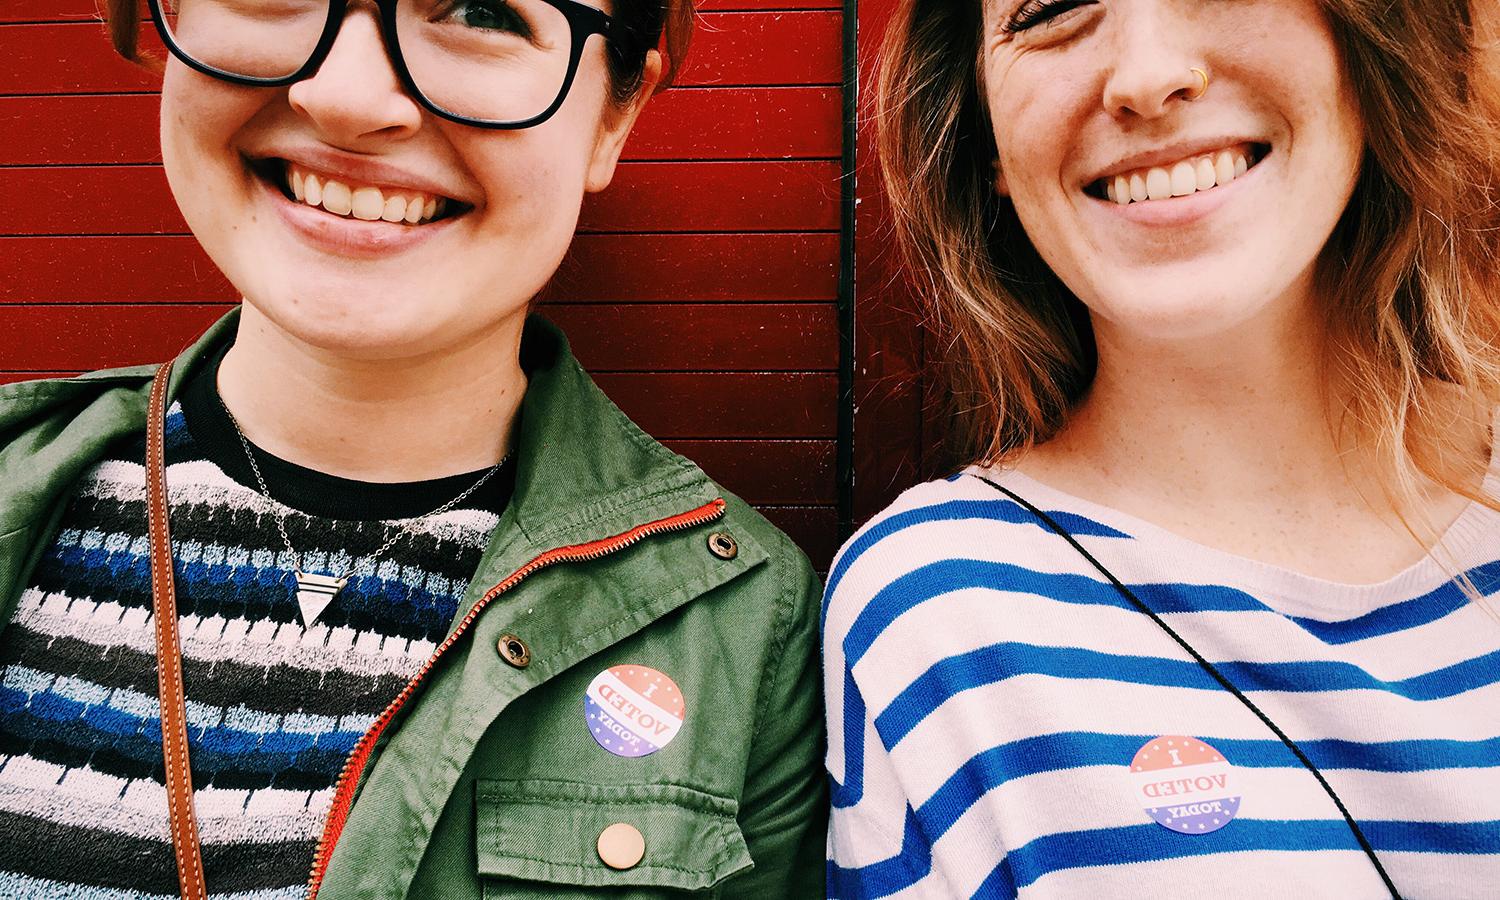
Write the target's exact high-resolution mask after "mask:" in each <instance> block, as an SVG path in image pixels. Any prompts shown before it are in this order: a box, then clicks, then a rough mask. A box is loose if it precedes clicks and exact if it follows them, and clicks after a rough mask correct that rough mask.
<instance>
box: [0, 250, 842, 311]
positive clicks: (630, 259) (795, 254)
mask: <svg viewBox="0 0 1500 900" xmlns="http://www.w3.org/2000/svg"><path fill="white" fill-rule="evenodd" d="M838 254H839V236H838V235H837V234H829V233H816V234H682V235H634V234H613V235H603V234H599V235H595V234H582V235H579V236H578V237H576V238H575V239H574V240H573V248H572V251H571V252H570V254H569V255H568V258H567V259H566V260H564V262H563V266H562V268H561V270H559V272H558V274H557V276H556V277H555V278H554V279H553V284H552V286H551V287H550V288H549V290H548V291H547V293H546V297H547V298H548V299H549V300H553V301H557V302H572V301H587V300H594V301H618V300H657V301H677V300H836V299H837V298H838V286H839V281H838V279H839V256H838ZM0 268H3V263H0ZM0 284H3V279H0ZM0 290H3V287H0Z"/></svg>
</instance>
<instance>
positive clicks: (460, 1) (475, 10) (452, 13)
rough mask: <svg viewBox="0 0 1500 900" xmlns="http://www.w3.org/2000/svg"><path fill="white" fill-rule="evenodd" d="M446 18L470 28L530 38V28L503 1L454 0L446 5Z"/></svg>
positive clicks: (524, 20)
mask: <svg viewBox="0 0 1500 900" xmlns="http://www.w3.org/2000/svg"><path fill="white" fill-rule="evenodd" d="M447 10H448V12H447V18H448V19H449V20H454V21H458V22H460V23H462V24H464V25H467V26H468V27H470V28H478V29H481V30H484V31H503V32H509V33H510V34H515V35H519V36H520V37H524V38H529V37H531V26H530V25H529V24H528V23H527V22H526V19H525V18H523V17H522V16H521V14H520V13H518V12H516V10H515V8H514V7H512V6H511V5H510V4H509V3H506V2H505V0H454V2H452V3H449V4H447Z"/></svg>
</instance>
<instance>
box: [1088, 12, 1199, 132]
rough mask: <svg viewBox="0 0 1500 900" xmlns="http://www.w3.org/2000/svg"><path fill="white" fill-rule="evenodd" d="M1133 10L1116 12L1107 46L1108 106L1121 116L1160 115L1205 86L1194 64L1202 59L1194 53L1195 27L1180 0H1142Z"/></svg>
mask: <svg viewBox="0 0 1500 900" xmlns="http://www.w3.org/2000/svg"><path fill="white" fill-rule="evenodd" d="M1167 6H1172V7H1173V8H1172V9H1164V7H1167ZM1125 8H1126V7H1125V5H1124V4H1121V9H1122V11H1123V10H1124V9H1125ZM1128 9H1129V12H1128V13H1127V14H1124V15H1118V16H1116V17H1115V22H1114V30H1113V40H1112V41H1110V42H1109V45H1108V47H1107V49H1106V51H1105V52H1106V54H1107V60H1108V61H1107V65H1108V72H1107V76H1106V80H1105V85H1104V108H1105V110H1106V111H1107V112H1109V114H1110V115H1112V116H1114V117H1115V118H1117V119H1122V120H1124V119H1156V118H1160V117H1162V116H1165V115H1168V114H1169V113H1171V112H1172V111H1173V110H1174V109H1176V108H1177V107H1178V106H1179V105H1180V104H1181V103H1183V102H1186V101H1189V100H1192V99H1193V98H1194V93H1195V91H1197V90H1198V88H1199V86H1200V82H1199V79H1198V76H1197V75H1195V74H1194V73H1193V67H1194V66H1199V67H1202V66H1203V62H1202V60H1201V58H1200V55H1198V54H1195V53H1194V52H1193V46H1194V44H1193V27H1192V25H1191V23H1188V22H1185V21H1184V16H1185V13H1184V11H1183V10H1182V9H1181V5H1180V4H1165V3H1160V2H1155V0H1143V2H1139V3H1132V4H1130V5H1129V7H1128Z"/></svg>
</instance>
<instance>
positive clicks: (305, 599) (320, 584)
mask: <svg viewBox="0 0 1500 900" xmlns="http://www.w3.org/2000/svg"><path fill="white" fill-rule="evenodd" d="M218 399H219V407H220V408H221V409H223V410H224V415H226V416H228V417H229V424H231V425H233V426H234V433H235V434H236V435H237V436H238V437H239V439H240V446H241V447H244V448H245V459H247V460H249V461H250V471H252V472H254V473H255V483H256V484H257V485H259V486H260V493H261V496H263V497H265V498H266V500H268V501H270V503H271V505H272V506H276V507H280V508H281V511H278V513H277V515H276V519H275V521H276V532H277V533H278V534H280V535H281V542H282V543H283V544H285V545H286V552H287V553H289V554H291V557H292V566H293V567H294V572H295V574H296V576H297V607H298V609H299V610H300V611H301V613H302V627H303V628H310V627H312V624H313V623H314V622H316V621H317V620H318V616H321V615H322V614H323V610H325V609H327V608H328V604H330V603H332V602H333V598H335V597H337V596H338V595H339V591H342V590H343V589H344V585H346V584H348V583H349V579H350V578H351V577H352V576H353V575H354V571H355V569H357V568H359V563H360V560H359V559H356V560H354V561H353V562H352V563H350V564H349V568H348V569H347V570H346V571H345V572H344V574H342V575H338V576H334V575H330V574H323V573H319V572H304V571H302V555H301V554H300V553H298V552H297V551H296V549H294V548H293V547H292V539H291V538H289V537H287V535H286V525H285V520H286V513H287V512H291V511H292V509H291V507H289V506H287V505H286V504H284V503H281V502H279V501H277V500H276V499H275V498H274V497H272V496H271V489H270V488H268V487H266V479H265V477H264V476H263V475H261V474H260V466H259V465H258V464H257V463H256V462H255V453H254V452H253V451H252V450H251V449H250V441H249V439H248V438H246V437H245V432H244V431H243V430H241V429H240V423H239V420H237V419H235V417H234V413H232V412H230V411H229V407H228V405H226V404H225V403H224V398H223V397H220V398H218ZM509 460H510V454H509V453H507V454H505V456H503V457H501V458H500V461H499V462H497V463H495V464H494V465H493V466H491V467H490V468H489V469H488V470H487V471H486V472H485V473H484V474H483V475H481V476H479V480H478V481H476V482H474V483H473V484H471V485H469V487H468V488H467V489H465V490H464V492H463V493H461V494H459V495H458V496H457V497H454V498H453V499H452V500H449V501H448V502H447V503H444V504H443V505H442V506H439V507H438V508H437V509H434V510H433V511H432V512H429V513H423V514H422V515H420V516H414V517H412V518H410V519H403V520H397V521H396V522H394V523H393V524H395V525H396V527H397V531H396V533H395V534H394V535H392V536H391V537H390V538H388V539H387V540H386V542H385V543H384V544H381V545H380V548H379V549H377V550H376V551H375V552H374V553H371V554H370V555H369V556H367V557H364V559H368V560H369V561H370V562H371V563H374V562H375V560H377V559H379V558H380V555H381V554H382V553H384V552H385V551H387V550H389V549H391V548H392V547H394V546H396V542H397V541H399V540H401V538H402V537H403V536H404V535H406V534H407V533H408V531H409V523H411V522H415V521H419V520H421V519H426V518H428V517H430V516H438V515H442V514H443V513H445V512H447V511H448V510H450V509H452V508H453V507H455V506H457V505H458V504H460V503H462V502H463V501H464V500H466V499H468V497H469V495H470V494H472V493H474V492H475V491H477V490H479V488H480V487H481V486H482V485H483V484H484V483H485V482H486V481H489V480H490V478H492V477H494V474H495V473H496V472H498V471H500V467H501V466H503V465H505V463H506V462H507V461H509Z"/></svg>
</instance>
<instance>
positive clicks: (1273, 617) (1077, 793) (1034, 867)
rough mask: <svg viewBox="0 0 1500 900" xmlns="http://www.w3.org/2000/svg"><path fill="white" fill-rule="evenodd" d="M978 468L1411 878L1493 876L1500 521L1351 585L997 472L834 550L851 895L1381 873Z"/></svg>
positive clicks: (832, 636)
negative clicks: (1213, 669) (1054, 526)
mask: <svg viewBox="0 0 1500 900" xmlns="http://www.w3.org/2000/svg"><path fill="white" fill-rule="evenodd" d="M976 475H983V476H985V477H987V478H991V479H993V480H997V481H999V482H1001V483H1003V484H1004V485H1005V486H1006V487H1008V488H1010V489H1011V490H1013V491H1015V492H1016V493H1017V494H1019V495H1020V496H1022V497H1024V498H1026V499H1027V500H1028V501H1030V502H1031V503H1033V504H1035V505H1036V506H1038V507H1039V508H1041V509H1043V510H1046V511H1047V512H1048V513H1049V514H1050V515H1051V516H1052V517H1053V518H1055V519H1056V520H1057V521H1058V522H1059V523H1060V524H1061V525H1062V526H1063V527H1065V528H1066V529H1067V530H1069V531H1070V532H1071V533H1072V534H1073V535H1074V536H1075V537H1076V538H1077V539H1078V540H1079V541H1080V543H1082V545H1083V546H1084V547H1086V548H1087V549H1088V550H1089V552H1090V553H1092V554H1093V555H1094V556H1095V557H1096V558H1098V559H1099V560H1100V561H1101V562H1103V564H1104V565H1105V566H1107V567H1109V568H1110V569H1111V570H1112V571H1113V572H1114V573H1115V574H1116V575H1117V576H1118V577H1119V578H1120V579H1121V580H1122V581H1123V582H1124V583H1125V584H1127V585H1129V586H1130V587H1131V589H1132V590H1133V591H1134V592H1135V593H1136V595H1137V596H1139V597H1140V599H1141V600H1142V601H1144V602H1145V603H1146V605H1148V606H1149V607H1151V608H1152V609H1153V611H1155V612H1156V613H1157V614H1158V615H1160V616H1161V617H1162V619H1163V620H1164V621H1166V622H1167V623H1168V624H1170V625H1171V626H1172V627H1173V628H1174V629H1176V631H1177V632H1178V633H1179V634H1181V635H1182V636H1183V637H1184V638H1185V639H1186V640H1187V641H1188V642H1189V643H1191V644H1192V645H1193V646H1194V647H1195V648H1196V649H1197V650H1198V651H1199V652H1200V653H1201V654H1202V655H1203V656H1204V657H1205V658H1206V659H1208V660H1209V661H1210V662H1212V663H1214V664H1215V665H1216V666H1217V667H1218V669H1219V670H1220V671H1221V672H1222V673H1223V674H1224V675H1225V676H1227V677H1228V679H1229V680H1230V681H1231V682H1232V683H1233V684H1234V685H1235V686H1236V687H1238V688H1239V689H1240V690H1241V691H1243V692H1244V693H1245V695H1246V696H1247V697H1249V698H1250V699H1251V700H1253V701H1254V703H1255V704H1257V705H1258V706H1259V707H1260V708H1261V709H1262V710H1264V711H1265V713H1266V714H1267V715H1269V717H1270V718H1271V719H1272V720H1273V721H1274V722H1275V723H1276V724H1277V725H1279V726H1280V727H1281V728H1282V729H1283V730H1284V731H1285V732H1286V733H1287V734H1288V735H1289V736H1290V738H1291V739H1292V740H1293V741H1295V742H1296V743H1297V744H1298V745H1299V746H1300V747H1301V748H1302V750H1303V751H1304V752H1305V753H1306V754H1307V756H1308V757H1309V758H1310V759H1311V760H1312V761H1313V763H1314V764H1315V765H1316V766H1317V767H1318V768H1319V769H1320V770H1321V772H1322V773H1323V775H1324V776H1325V777H1326V778H1327V780H1328V782H1329V783H1330V784H1331V785H1332V787H1333V789H1334V790H1335V791H1336V792H1337V793H1338V795H1339V797H1340V798H1341V799H1342V801H1343V802H1344V804H1345V805H1346V806H1347V807H1348V808H1349V810H1350V813H1351V814H1352V816H1353V817H1354V819H1355V820H1356V821H1357V822H1358V823H1359V824H1360V826H1361V828H1362V829H1363V831H1364V834H1365V835H1366V837H1367V838H1368V839H1369V841H1370V842H1371V844H1372V845H1373V847H1374V850H1375V852H1376V853H1377V855H1378V857H1379V859H1380V861H1381V863H1382V865H1383V866H1384V867H1385V868H1386V870H1387V871H1388V872H1389V874H1390V877H1391V878H1392V880H1393V882H1394V884H1395V885H1396V887H1397V888H1398V889H1399V890H1400V892H1401V893H1402V895H1403V896H1406V897H1443V898H1461V897H1475V898H1478V897H1500V614H1497V612H1496V611H1495V610H1496V603H1497V600H1500V598H1495V597H1494V596H1493V594H1495V593H1497V592H1500V515H1497V514H1496V513H1494V512H1493V511H1491V510H1489V509H1487V508H1485V507H1483V506H1481V505H1479V504H1474V505H1471V506H1470V507H1469V508H1468V509H1467V510H1466V511H1465V512H1464V513H1463V514H1462V515H1461V516H1460V518H1459V519H1458V520H1457V521H1456V522H1455V523H1454V524H1453V525H1452V526H1451V527H1450V528H1449V529H1448V530H1447V532H1446V533H1445V534H1444V536H1443V539H1442V541H1441V542H1440V544H1439V547H1438V548H1437V549H1436V550H1435V552H1434V553H1433V554H1432V555H1431V556H1429V557H1428V558H1426V559H1424V560H1422V561H1421V562H1420V563H1418V564H1416V565H1414V566H1412V567H1410V568H1409V569H1407V570H1406V571H1404V572H1402V573H1401V574H1399V575H1397V576H1396V577H1394V578H1392V579H1389V580H1387V581H1385V582H1382V583H1379V584H1369V585H1345V584H1335V583H1332V582H1328V581H1323V580H1320V579H1317V578H1312V577H1309V576H1305V575H1301V574H1298V573H1295V572H1290V571H1287V570H1284V569H1279V568H1276V567H1274V566H1269V565H1265V564H1262V563H1258V562H1255V561H1253V560H1248V559H1244V558H1242V557H1237V556H1233V555H1231V554H1228V553H1223V552H1220V551H1216V550H1213V549H1210V548H1208V547H1204V546H1202V545H1199V544H1196V543H1194V542H1192V541H1190V540H1187V539H1185V538H1183V537H1180V536H1178V535H1174V534H1171V533H1169V532H1167V531H1165V530H1163V529H1161V528H1157V527H1155V526H1152V525H1150V524H1148V523H1146V522H1143V521H1141V520H1138V519H1134V518H1132V517H1129V516H1126V515H1123V514H1121V513H1118V512H1115V511H1113V510H1110V509H1107V508H1104V507H1101V506H1098V505H1095V504H1091V503H1089V502H1087V501H1084V500H1081V499H1079V498H1076V497H1072V496H1069V495H1067V494H1063V493H1061V492H1059V491H1055V490H1053V489H1051V488H1048V487H1047V486H1045V485H1042V484H1040V483H1038V482H1036V481H1034V480H1032V479H1030V478H1027V477H1025V476H1023V475H1021V474H1019V473H1016V472H1001V471H998V470H987V469H979V468H973V469H970V470H967V471H966V473H963V474H960V475H959V476H955V477H954V478H951V479H948V480H946V481H937V482H931V483H928V484H924V485H921V486H918V487H916V488H913V489H912V490H910V491H907V492H906V493H905V494H904V495H903V496H902V497H901V498H900V499H899V500H898V501H897V502H896V503H895V504H894V505H893V506H892V507H891V508H889V509H888V510H886V511H885V512H884V513H882V514H881V515H880V516H879V517H877V518H876V519H875V520H873V521H872V522H870V523H869V524H868V525H867V526H865V528H863V529H862V530H861V531H860V532H859V533H858V534H857V535H855V537H854V538H853V539H851V540H850V541H849V543H848V544H847V545H845V547H844V548H843V550H842V551H841V552H840V554H839V556H838V558H837V559H836V560H835V562H834V566H833V569H832V572H831V573H830V578H829V586H828V594H827V600H826V603H825V609H824V623H823V625H824V675H825V680H826V689H827V694H826V696H827V703H828V722H829V727H828V732H829V750H828V770H829V773H830V776H831V777H832V779H833V804H834V809H833V819H832V825H831V828H830V834H829V894H830V896H832V897H845V898H865V897H903V898H928V897H943V898H947V897H971V896H972V897H1010V896H1018V895H1024V896H1026V897H1040V896H1049V897H1090V896H1092V897H1126V896H1128V897H1140V896H1175V895H1178V894H1182V893H1189V894H1192V895H1201V896H1207V897H1212V898H1214V900H1222V898H1231V897H1265V896H1287V895H1291V893H1292V892H1294V891H1295V892H1296V893H1297V895H1299V897H1301V898H1306V897H1381V896H1390V894H1389V892H1388V891H1387V889H1386V888H1385V887H1384V885H1383V883H1382V881H1381V879H1380V876H1379V875H1378V873H1377V871H1376V869H1375V867H1374V866H1373V865H1372V864H1371V862H1370V860H1369V859H1368V858H1367V857H1366V855H1365V854H1364V853H1363V852H1362V851H1361V850H1360V848H1359V845H1358V843H1357V842H1356V839H1355V837H1354V835H1353V833H1352V832H1351V830H1350V829H1349V827H1348V826H1347V825H1346V823H1345V822H1344V820H1343V818H1342V816H1341V815H1340V813H1339V812H1338V810H1337V807H1336V806H1335V805H1334V803H1333V801H1332V800H1331V799H1330V798H1329V796H1328V794H1327V793H1326V792H1325V791H1324V790H1323V788H1322V787H1320V786H1319V785H1318V783H1317V781H1316V780H1315V779H1314V777H1313V776H1312V774H1311V773H1310V772H1308V771H1307V769H1306V768H1304V767H1303V766H1302V765H1301V764H1300V763H1299V762H1298V761H1297V759H1296V757H1295V756H1294V755H1293V754H1292V753H1291V751H1290V750H1288V749H1287V748H1286V747H1285V746H1284V745H1283V744H1282V743H1281V741H1280V740H1279V739H1278V738H1277V737H1276V736H1275V735H1274V734H1273V733H1272V732H1271V731H1270V729H1269V728H1268V727H1267V726H1266V725H1265V724H1264V723H1263V722H1262V721H1260V720H1259V719H1258V718H1257V717H1256V716H1255V715H1254V714H1253V713H1252V712H1251V711H1250V710H1249V709H1248V708H1247V707H1246V706H1245V705H1244V704H1243V703H1242V702H1241V701H1240V700H1238V699H1237V698H1236V697H1235V696H1234V695H1233V694H1232V693H1230V692H1229V691H1227V690H1226V689H1224V688H1223V687H1222V686H1220V685H1219V684H1218V683H1217V682H1215V681H1214V680H1213V679H1212V678H1211V677H1210V676H1209V675H1208V674H1207V673H1206V672H1205V671H1204V670H1203V669H1202V668H1200V667H1199V665H1198V664H1197V663H1196V662H1194V661H1193V659H1192V657H1191V656H1189V655H1188V654H1187V653H1186V651H1184V650H1183V649H1182V648H1181V647H1180V646H1179V645H1178V644H1177V643H1176V642H1174V641H1173V640H1172V638H1171V637H1170V636H1169V635H1168V634H1167V633H1166V632H1165V631H1164V630H1163V629H1162V628H1160V627H1159V626H1158V625H1157V624H1155V623H1154V622H1152V621H1151V619H1150V618H1149V617H1148V616H1146V615H1144V614H1143V613H1141V612H1140V611H1138V610H1136V609H1135V608H1134V607H1132V606H1131V605H1130V604H1129V603H1128V601H1126V600H1125V599H1124V598H1123V597H1121V595H1120V594H1119V593H1118V592H1117V591H1116V590H1115V589H1114V588H1113V587H1112V586H1111V585H1110V584H1109V582H1108V581H1107V580H1105V579H1104V578H1103V576H1101V575H1100V574H1099V573H1098V571H1097V570H1095V569H1094V568H1093V567H1092V566H1090V565H1089V564H1088V563H1087V562H1086V561H1085V560H1084V559H1083V558H1082V556H1081V555H1080V554H1079V553H1078V552H1077V551H1076V550H1074V549H1073V548H1072V547H1071V546H1069V545H1068V544H1067V543H1066V542H1065V541H1064V540H1063V539H1062V538H1061V537H1059V536H1058V535H1056V534H1055V533H1053V532H1052V531H1050V530H1049V529H1048V528H1047V527H1046V526H1045V525H1044V524H1042V522H1041V521H1040V520H1039V519H1037V518H1036V517H1035V516H1034V515H1033V514H1032V513H1030V512H1028V511H1027V510H1026V509H1025V508H1024V507H1022V506H1020V505H1018V504H1016V503H1014V502H1013V501H1011V500H1009V499H1008V498H1006V497H1005V496H1004V495H1003V494H1001V493H999V492H997V491H995V490H994V489H993V488H992V487H990V486H989V485H987V484H985V483H984V482H983V481H981V480H979V478H978V477H974V476H976ZM1488 489H1489V490H1490V491H1496V490H1500V478H1497V477H1496V475H1495V474H1494V473H1493V472H1492V474H1491V477H1490V483H1489V484H1488ZM1459 571H1465V572H1467V573H1468V574H1469V576H1470V578H1471V579H1472V582H1473V583H1474V585H1475V586H1476V587H1477V588H1478V590H1479V591H1480V592H1481V593H1482V594H1483V595H1485V597H1486V605H1480V604H1477V603H1475V602H1473V601H1472V600H1470V599H1469V598H1468V597H1467V596H1466V595H1465V594H1464V593H1463V592H1462V591H1461V589H1460V588H1459V586H1458V584H1457V583H1456V581H1455V579H1454V573H1455V572H1459Z"/></svg>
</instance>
